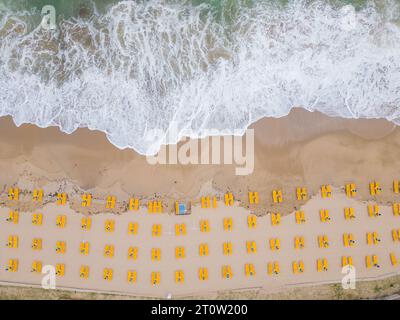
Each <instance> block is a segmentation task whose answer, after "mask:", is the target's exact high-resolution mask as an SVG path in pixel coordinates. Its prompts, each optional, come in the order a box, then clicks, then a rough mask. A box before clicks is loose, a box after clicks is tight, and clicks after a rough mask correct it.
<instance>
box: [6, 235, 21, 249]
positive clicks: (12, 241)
mask: <svg viewBox="0 0 400 320" xmlns="http://www.w3.org/2000/svg"><path fill="white" fill-rule="evenodd" d="M18 243H19V239H18V236H16V235H10V236H8V242H7V244H6V246H7V247H9V248H12V249H17V248H18Z"/></svg>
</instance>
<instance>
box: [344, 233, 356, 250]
mask: <svg viewBox="0 0 400 320" xmlns="http://www.w3.org/2000/svg"><path fill="white" fill-rule="evenodd" d="M355 243H356V242H355V241H354V235H353V234H352V233H343V244H344V246H345V247H352V246H353V245H354V244H355Z"/></svg>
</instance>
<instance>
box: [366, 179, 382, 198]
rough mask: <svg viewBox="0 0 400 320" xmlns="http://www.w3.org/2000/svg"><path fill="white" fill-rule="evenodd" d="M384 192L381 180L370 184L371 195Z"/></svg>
mask: <svg viewBox="0 0 400 320" xmlns="http://www.w3.org/2000/svg"><path fill="white" fill-rule="evenodd" d="M381 192H382V189H381V187H380V184H379V182H376V181H373V182H370V184H369V193H370V194H371V196H375V195H379V194H380V193H381Z"/></svg>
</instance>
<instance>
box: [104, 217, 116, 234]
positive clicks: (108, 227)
mask: <svg viewBox="0 0 400 320" xmlns="http://www.w3.org/2000/svg"><path fill="white" fill-rule="evenodd" d="M114 230H115V221H114V220H106V221H105V222H104V231H105V232H114Z"/></svg>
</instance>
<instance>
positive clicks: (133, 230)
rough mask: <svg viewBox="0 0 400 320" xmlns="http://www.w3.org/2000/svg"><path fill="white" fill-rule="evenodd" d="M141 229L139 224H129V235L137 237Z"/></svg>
mask: <svg viewBox="0 0 400 320" xmlns="http://www.w3.org/2000/svg"><path fill="white" fill-rule="evenodd" d="M138 229H139V224H138V223H137V222H129V225H128V234H133V235H137V233H138Z"/></svg>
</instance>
